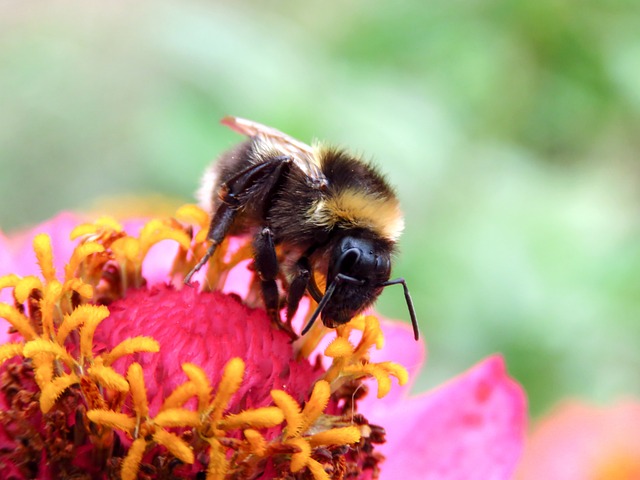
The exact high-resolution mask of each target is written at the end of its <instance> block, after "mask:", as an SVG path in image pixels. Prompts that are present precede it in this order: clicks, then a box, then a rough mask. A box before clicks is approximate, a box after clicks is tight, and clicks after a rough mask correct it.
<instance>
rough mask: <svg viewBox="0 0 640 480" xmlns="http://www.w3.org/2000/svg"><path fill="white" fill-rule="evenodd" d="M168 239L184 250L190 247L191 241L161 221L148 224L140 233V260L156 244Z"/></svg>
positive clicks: (185, 235)
mask: <svg viewBox="0 0 640 480" xmlns="http://www.w3.org/2000/svg"><path fill="white" fill-rule="evenodd" d="M169 239H170V240H175V241H176V242H178V243H179V244H180V246H181V247H182V248H184V249H185V250H187V249H188V248H189V247H190V246H191V239H190V238H189V236H188V235H187V234H186V233H185V232H183V231H181V230H177V229H175V228H171V227H169V226H168V225H166V224H164V223H163V222H162V221H161V220H151V221H150V222H148V223H147V224H146V225H145V226H144V227H142V230H141V231H140V254H141V256H142V258H144V257H145V256H146V254H147V252H149V249H150V248H151V247H153V246H154V245H155V244H156V243H158V242H161V241H163V240H169ZM140 260H142V259H140Z"/></svg>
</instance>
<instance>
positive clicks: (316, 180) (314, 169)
mask: <svg viewBox="0 0 640 480" xmlns="http://www.w3.org/2000/svg"><path fill="white" fill-rule="evenodd" d="M220 123H222V124H223V125H226V126H227V127H229V128H231V129H232V130H233V131H235V132H238V133H240V134H242V135H246V136H248V137H251V138H259V139H261V140H262V141H264V142H265V143H266V144H267V145H269V146H271V147H273V148H274V149H276V150H278V151H281V152H282V153H283V154H285V155H289V156H291V157H292V158H293V161H294V162H295V164H296V165H297V166H298V167H299V168H300V170H302V171H303V172H304V173H305V174H307V176H308V177H309V179H310V180H311V181H312V184H313V185H314V186H316V187H321V186H324V185H326V184H327V183H328V182H327V179H326V177H325V176H324V174H323V173H322V170H320V165H318V162H317V160H316V152H315V150H314V149H313V147H311V146H309V145H307V144H306V143H303V142H301V141H299V140H296V139H295V138H293V137H290V136H289V135H287V134H286V133H283V132H281V131H280V130H277V129H275V128H272V127H267V126H266V125H262V124H261V123H258V122H253V121H251V120H246V119H244V118H239V117H232V116H228V117H224V118H223V119H222V120H220Z"/></svg>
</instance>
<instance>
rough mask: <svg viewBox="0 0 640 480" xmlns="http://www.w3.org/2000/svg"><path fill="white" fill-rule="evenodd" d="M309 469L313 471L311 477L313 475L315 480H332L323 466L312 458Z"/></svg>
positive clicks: (308, 463)
mask: <svg viewBox="0 0 640 480" xmlns="http://www.w3.org/2000/svg"><path fill="white" fill-rule="evenodd" d="M307 468H309V470H310V471H311V475H313V478H314V480H331V478H330V477H329V474H328V473H327V472H326V471H325V470H324V467H323V466H322V464H321V463H320V462H316V461H315V460H314V459H313V458H310V459H309V461H308V462H307Z"/></svg>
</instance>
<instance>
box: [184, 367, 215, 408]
mask: <svg viewBox="0 0 640 480" xmlns="http://www.w3.org/2000/svg"><path fill="white" fill-rule="evenodd" d="M182 370H183V371H184V373H185V374H186V375H187V377H189V380H190V381H191V383H192V384H193V386H194V387H195V390H196V392H197V395H198V410H199V411H201V410H203V409H204V408H206V406H207V405H209V403H210V402H211V384H210V383H209V379H208V378H207V374H206V373H205V372H204V370H202V369H201V368H200V367H198V366H197V365H194V364H192V363H183V364H182Z"/></svg>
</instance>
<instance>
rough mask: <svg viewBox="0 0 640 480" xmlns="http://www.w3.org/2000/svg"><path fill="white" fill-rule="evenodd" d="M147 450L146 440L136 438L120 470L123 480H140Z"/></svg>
mask: <svg viewBox="0 0 640 480" xmlns="http://www.w3.org/2000/svg"><path fill="white" fill-rule="evenodd" d="M146 448H147V442H146V441H145V439H144V438H136V439H135V440H134V441H133V443H132V444H131V447H129V452H128V453H127V456H126V458H125V459H124V460H123V462H122V469H121V470H120V476H121V477H122V480H136V478H138V470H139V469H140V462H141V461H142V457H143V456H144V451H145V450H146Z"/></svg>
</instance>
